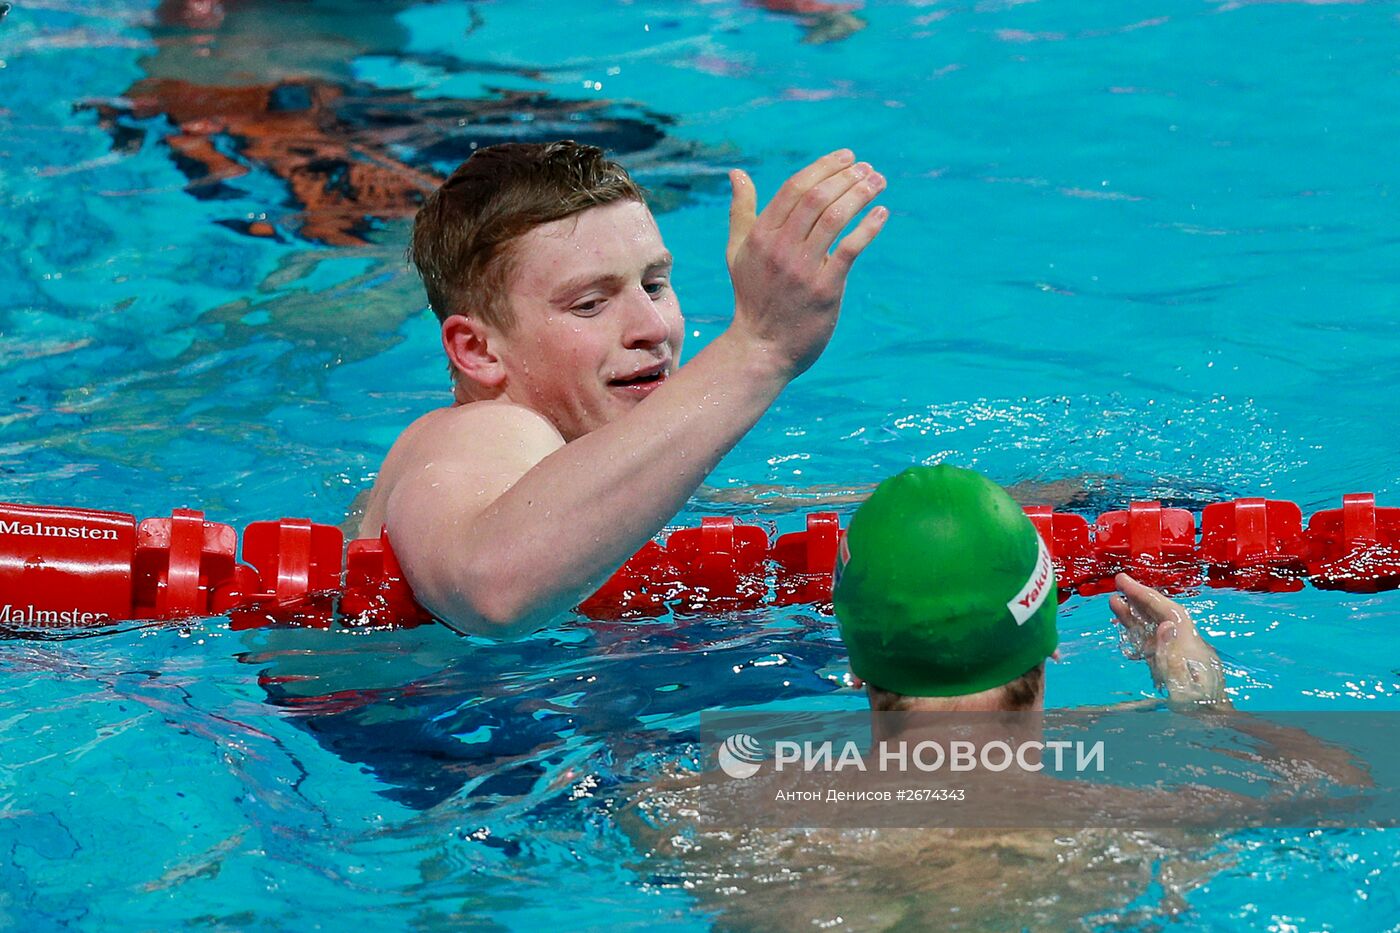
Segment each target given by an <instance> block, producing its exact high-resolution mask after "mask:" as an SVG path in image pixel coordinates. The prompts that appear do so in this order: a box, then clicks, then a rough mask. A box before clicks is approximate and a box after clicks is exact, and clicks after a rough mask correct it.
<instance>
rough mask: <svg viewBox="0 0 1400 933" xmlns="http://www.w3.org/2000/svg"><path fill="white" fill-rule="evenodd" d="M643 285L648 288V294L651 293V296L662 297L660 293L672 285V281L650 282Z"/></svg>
mask: <svg viewBox="0 0 1400 933" xmlns="http://www.w3.org/2000/svg"><path fill="white" fill-rule="evenodd" d="M642 287H643V288H645V289H646V290H647V294H648V295H650V296H651V297H653V298H657V297H660V295H661V294H662V293H663V292H665V291H666V289H667V288H669V287H670V283H669V282H648V283H647V284H646V285H643V286H642Z"/></svg>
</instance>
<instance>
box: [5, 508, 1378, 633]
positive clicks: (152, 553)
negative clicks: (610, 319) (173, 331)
mask: <svg viewBox="0 0 1400 933" xmlns="http://www.w3.org/2000/svg"><path fill="white" fill-rule="evenodd" d="M1026 514H1027V515H1028V516H1030V519H1031V522H1032V523H1033V524H1034V525H1035V527H1036V529H1037V530H1038V531H1039V532H1040V535H1041V537H1042V538H1044V539H1045V542H1046V544H1047V547H1048V548H1049V549H1050V552H1051V556H1052V558H1053V559H1054V562H1055V571H1056V576H1057V578H1058V580H1059V584H1060V596H1061V599H1066V598H1068V597H1069V596H1070V595H1072V594H1074V593H1079V594H1083V595H1090V594H1093V593H1101V592H1106V591H1108V590H1111V589H1112V588H1113V575H1114V574H1115V573H1117V572H1119V571H1127V572H1129V573H1132V574H1133V575H1134V576H1136V577H1138V578H1139V579H1141V580H1143V581H1145V582H1147V583H1150V584H1152V585H1155V586H1160V587H1163V588H1166V589H1168V590H1178V589H1182V588H1186V587H1192V586H1200V585H1202V584H1203V583H1204V584H1205V585H1209V586H1214V587H1226V586H1228V587H1236V588H1241V589H1251V590H1270V591H1290V590H1297V589H1301V588H1302V586H1303V584H1304V581H1305V580H1311V581H1312V583H1313V585H1315V586H1317V587H1320V588H1324V589H1342V590H1351V591H1355V592H1374V591H1377V590H1383V589H1392V588H1395V587H1397V586H1400V508H1377V507H1376V502H1375V497H1374V496H1373V495H1371V494H1369V493H1356V494H1350V495H1346V496H1344V497H1343V498H1342V507H1341V508H1339V509H1326V510H1323V511H1320V512H1317V513H1316V514H1314V515H1313V516H1312V517H1311V518H1310V519H1309V520H1308V522H1307V525H1306V527H1305V526H1304V524H1303V516H1302V511H1301V510H1300V509H1299V508H1298V506H1297V505H1296V504H1294V503H1292V502H1284V501H1279V500H1272V499H1236V500H1234V501H1232V502H1221V503H1217V504H1214V505H1208V506H1206V508H1205V510H1204V511H1203V512H1202V514H1201V517H1200V536H1199V538H1198V537H1197V533H1196V530H1197V529H1196V526H1197V522H1196V516H1195V515H1194V514H1193V513H1191V512H1189V511H1187V510H1185V509H1173V508H1163V507H1162V506H1161V504H1160V503H1157V502H1133V503H1130V504H1129V506H1128V508H1126V509H1123V510H1118V511H1112V512H1105V513H1104V514H1102V515H1100V516H1098V518H1097V519H1095V520H1094V521H1093V522H1092V523H1090V522H1089V521H1088V520H1087V519H1085V518H1084V517H1083V516H1081V515H1074V514H1070V513H1065V512H1056V511H1054V510H1053V509H1051V508H1050V507H1049V506H1027V507H1026ZM840 537H841V526H840V520H839V518H838V516H837V515H836V514H835V513H831V512H818V513H815V514H812V515H809V516H808V517H807V527H806V528H805V529H804V530H802V531H798V532H793V533H791V534H785V535H782V536H781V537H779V538H778V539H777V540H776V541H770V540H769V537H768V534H767V532H766V531H764V530H763V528H761V527H759V526H757V525H746V524H742V523H739V522H736V521H734V519H732V518H705V519H703V520H702V522H701V524H700V527H698V528H682V529H679V530H676V531H673V532H672V533H671V534H670V536H669V537H668V538H667V539H666V541H665V543H664V544H663V543H658V542H655V541H651V542H648V543H647V544H646V545H644V546H643V547H642V549H641V550H640V551H638V552H637V554H636V555H634V556H633V557H632V558H631V559H630V560H628V561H627V562H626V563H625V564H623V565H622V567H621V568H620V569H619V570H618V571H617V572H616V573H615V574H613V576H612V577H611V578H610V579H609V580H608V581H607V582H606V583H605V584H604V585H603V586H602V588H600V589H599V590H598V592H596V593H595V594H593V595H592V596H590V597H589V598H588V599H587V600H585V601H584V602H583V604H582V605H581V606H580V607H579V609H580V611H581V612H583V613H584V614H586V615H589V616H592V617H594V618H600V619H617V618H626V617H634V616H652V615H659V614H661V613H663V612H665V611H666V610H668V609H672V608H674V609H676V610H679V611H682V612H703V611H721V610H729V609H745V608H753V607H755V606H760V605H763V604H764V603H765V602H769V603H772V604H774V605H794V604H799V603H816V604H820V603H827V602H829V601H830V599H831V569H832V567H833V565H834V564H835V562H836V552H837V549H838V548H839V546H840ZM238 543H239V536H238V534H237V533H236V532H235V531H234V529H233V527H232V526H230V525H223V524H219V523H217V522H210V521H206V520H205V517H204V513H202V512H198V511H194V510H191V509H176V510H174V511H173V512H172V513H171V514H170V516H169V517H161V518H147V519H144V520H142V521H141V522H139V523H138V522H137V521H136V518H135V517H134V516H132V515H129V514H126V513H121V512H103V511H97V510H94V509H75V508H63V507H55V506H37V505H16V504H9V503H0V627H5V628H9V629H31V628H83V627H91V626H98V625H103V624H106V623H108V622H112V621H118V620H124V619H176V618H187V617H191V616H201V615H221V614H226V615H228V616H229V618H230V620H231V624H232V626H233V627H234V628H235V629H247V628H258V627H262V626H266V625H272V624H283V625H298V626H309V627H315V628H329V627H330V626H331V625H332V624H333V623H334V622H335V621H336V620H337V619H338V620H339V622H340V624H342V625H346V626H350V627H365V626H410V625H422V624H424V623H427V622H430V621H432V617H431V615H429V614H428V613H427V612H426V611H425V610H424V609H422V608H421V607H420V606H419V605H418V604H417V603H416V602H414V599H413V593H412V591H411V590H410V588H409V586H408V582H407V581H406V579H405V578H404V574H403V570H402V568H401V567H400V566H399V563H398V561H397V560H396V559H395V557H394V551H393V548H392V547H390V545H389V539H388V536H387V534H381V535H380V536H379V537H378V538H370V539H364V540H359V541H351V542H350V544H349V547H348V548H347V547H346V546H345V542H344V539H343V536H342V535H341V533H340V531H339V530H338V529H336V528H334V527H332V526H330V525H318V524H315V523H313V522H311V521H309V520H307V519H302V518H284V519H281V520H279V521H275V522H273V521H264V522H254V523H252V524H251V525H248V526H247V527H246V528H245V529H244V531H243V535H242V545H243V546H242V552H241V555H240V553H239V550H238Z"/></svg>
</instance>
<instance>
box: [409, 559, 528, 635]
mask: <svg viewBox="0 0 1400 933" xmlns="http://www.w3.org/2000/svg"><path fill="white" fill-rule="evenodd" d="M434 589H436V588H434ZM434 597H436V598H434ZM534 597H535V594H533V593H530V592H522V591H519V590H518V588H516V587H512V586H510V585H509V584H506V583H505V582H504V581H503V580H502V579H501V577H500V575H499V574H495V573H490V572H487V573H477V572H473V570H472V569H471V568H462V569H461V570H460V571H459V572H458V573H457V574H456V575H454V580H453V584H452V586H450V587H446V588H443V589H442V590H440V591H439V592H438V593H433V594H429V595H428V598H427V599H426V600H425V601H424V603H423V605H424V608H426V609H427V610H428V611H430V612H431V613H432V614H433V615H435V616H436V617H437V618H438V619H440V620H442V621H443V622H444V623H446V624H447V625H448V626H449V627H450V628H453V629H456V630H457V631H459V632H461V633H463V634H465V635H487V636H490V637H492V638H511V637H515V636H519V635H526V634H529V633H530V632H531V631H533V630H535V629H537V628H540V627H542V626H543V625H544V624H546V623H547V622H548V618H545V617H542V614H541V611H540V606H539V604H538V600H537V599H536V598H534Z"/></svg>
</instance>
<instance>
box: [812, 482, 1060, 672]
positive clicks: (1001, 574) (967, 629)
mask: <svg viewBox="0 0 1400 933" xmlns="http://www.w3.org/2000/svg"><path fill="white" fill-rule="evenodd" d="M833 601H834V603H835V606H836V618H837V621H839V622H840V624H841V637H842V638H843V639H845V641H846V648H847V650H849V651H850V653H851V671H852V672H854V673H855V675H856V676H857V677H860V678H861V679H862V680H865V681H868V682H870V683H872V684H874V685H875V686H877V687H881V688H883V689H885V690H890V691H893V692H895V693H902V694H904V695H906V696H959V695H962V694H968V693H978V692H980V691H982V690H989V689H991V688H992V687H997V686H1000V685H1001V684H1004V683H1007V682H1009V681H1012V680H1015V679H1016V678H1017V677H1020V676H1021V675H1022V674H1024V673H1026V671H1029V670H1030V669H1031V668H1033V667H1035V666H1036V665H1037V664H1039V663H1040V662H1041V661H1044V660H1045V659H1046V658H1047V657H1049V656H1050V655H1051V654H1052V653H1053V652H1054V651H1055V646H1056V645H1057V644H1058V642H1059V637H1058V635H1057V634H1056V632H1055V609H1056V606H1057V604H1058V600H1057V597H1056V590H1055V573H1054V569H1053V567H1052V566H1051V564H1050V555H1049V552H1047V551H1046V549H1045V545H1044V544H1043V543H1042V542H1041V540H1040V535H1039V534H1037V533H1036V530H1035V527H1034V526H1033V525H1032V524H1031V522H1030V519H1029V518H1027V517H1026V515H1025V513H1024V512H1022V511H1021V507H1020V506H1018V505H1017V504H1016V502H1015V501H1014V500H1013V499H1012V498H1011V497H1010V496H1009V495H1007V494H1006V491H1005V490H1003V489H1002V488H1001V487H1000V486H998V485H996V484H995V483H993V482H992V481H991V480H989V479H987V478H986V477H984V476H982V475H981V474H979V473H974V472H973V471H972V470H963V469H959V468H957V467H952V466H935V467H912V468H910V469H908V470H905V471H904V472H903V473H900V474H899V475H898V476H895V477H892V478H890V479H887V480H885V481H884V482H883V483H881V484H880V486H879V488H877V489H876V490H875V492H874V493H873V494H872V495H871V496H870V498H869V499H867V500H866V501H865V503H864V504H863V505H861V507H860V508H859V509H858V510H856V514H855V515H854V516H853V517H852V518H851V525H850V528H849V529H848V530H847V532H846V535H845V537H844V539H843V540H842V546H841V553H840V556H839V557H838V558H837V563H836V580H835V584H834V586H833Z"/></svg>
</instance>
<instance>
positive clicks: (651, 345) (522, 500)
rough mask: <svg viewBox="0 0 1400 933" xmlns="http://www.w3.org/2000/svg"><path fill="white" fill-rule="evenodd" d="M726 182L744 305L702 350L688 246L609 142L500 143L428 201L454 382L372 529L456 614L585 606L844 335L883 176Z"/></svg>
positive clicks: (430, 594)
mask: <svg viewBox="0 0 1400 933" xmlns="http://www.w3.org/2000/svg"><path fill="white" fill-rule="evenodd" d="M730 183H731V185H732V198H731V202H730V211H729V243H728V249H727V258H728V264H729V274H730V278H731V280H732V281H733V286H734V316H733V320H732V321H731V322H730V324H729V327H728V328H727V329H726V330H725V331H724V332H723V333H722V334H720V335H719V336H718V337H716V338H715V339H714V340H713V341H711V342H710V344H709V345H708V346H706V347H705V348H704V349H703V350H702V351H701V352H700V353H699V354H697V355H696V356H695V358H694V359H693V360H691V361H689V362H688V363H687V364H686V365H685V366H683V367H682V366H681V365H680V355H681V342H682V337H683V335H684V320H683V319H682V317H681V309H680V302H679V300H678V299H677V296H676V294H675V290H674V289H673V288H672V284H671V267H672V262H673V259H672V255H671V253H670V252H669V251H668V250H667V249H666V245H665V243H664V242H663V241H662V238H661V232H660V231H659V230H658V229H657V226H656V221H655V220H654V219H653V218H652V215H651V211H649V210H648V209H647V205H646V202H645V200H644V198H643V196H642V192H641V189H640V188H639V187H638V186H637V185H636V184H635V183H634V182H633V181H632V180H631V178H630V177H628V175H627V172H626V171H625V170H624V169H623V168H622V167H621V166H620V165H618V164H617V163H615V162H612V161H610V160H608V159H607V158H605V157H604V156H603V153H602V152H601V150H599V149H596V148H594V147H592V146H584V145H580V144H578V143H574V142H568V141H566V142H558V143H549V144H545V145H532V144H505V145H501V146H492V147H488V148H485V149H482V150H480V151H478V152H477V153H476V154H475V155H473V156H472V157H471V158H470V159H468V160H467V161H466V162H464V163H463V164H462V165H461V166H460V167H459V168H458V169H457V170H456V171H455V172H454V173H453V174H452V176H451V177H450V178H448V180H447V181H446V182H445V183H444V184H443V185H442V187H441V188H439V189H438V190H437V191H436V192H435V193H434V194H433V195H432V196H431V197H429V198H428V200H427V202H426V203H425V204H424V206H423V208H422V210H420V211H419V213H418V217H417V220H416V221H415V224H414V232H413V247H412V252H411V255H412V259H413V262H414V264H415V265H416V266H417V268H418V271H419V273H420V274H421V275H422V277H423V281H424V285H425V286H426V288H427V291H428V296H429V301H430V303H431V305H432V307H433V310H434V312H435V313H436V314H437V317H438V320H439V322H440V325H441V332H442V345H443V349H444V351H445V353H446V355H447V360H448V364H449V366H450V368H451V371H452V376H453V391H454V396H453V400H452V404H451V405H449V406H447V407H444V408H440V409H438V410H436V411H432V412H429V413H428V414H426V415H424V416H423V417H421V418H419V419H418V420H417V421H415V422H414V423H413V424H412V425H410V426H409V427H408V428H407V430H405V431H404V432H403V434H402V435H400V436H399V438H398V440H397V441H395V442H394V445H393V447H392V449H390V451H389V453H388V456H387V457H386V458H385V460H384V464H383V467H382V468H381V470H380V472H379V476H378V479H377V480H376V482H375V484H374V487H373V489H372V490H371V492H370V495H369V497H368V500H367V502H366V503H365V508H364V513H363V516H362V517H361V519H360V522H359V528H358V533H359V534H360V536H376V535H378V534H379V531H380V528H381V526H383V527H385V528H387V531H388V535H389V540H390V542H391V543H392V544H393V547H394V550H395V553H396V554H397V555H398V558H399V561H400V563H401V564H402V566H403V570H404V574H405V576H406V577H407V579H408V582H409V583H410V585H411V586H412V587H413V592H414V594H415V595H416V597H417V598H418V600H419V602H421V603H422V604H423V605H424V606H425V607H426V608H428V609H429V610H431V611H432V612H433V613H434V614H435V615H436V616H438V617H439V618H441V619H443V620H444V621H446V622H447V623H448V624H450V625H452V626H453V627H454V628H457V629H460V630H462V631H466V632H476V633H485V634H503V633H509V632H514V631H520V630H522V629H525V628H528V627H530V626H533V625H538V624H543V623H545V622H547V621H549V619H551V618H552V617H553V616H555V615H556V614H558V613H560V612H563V611H565V610H568V609H569V608H571V607H573V606H575V605H577V604H578V603H579V602H580V601H581V600H582V599H583V598H584V597H586V596H587V595H588V594H589V593H591V592H592V591H593V590H595V589H596V588H597V587H598V586H599V585H600V584H602V583H603V581H604V580H606V579H607V578H608V576H609V575H610V574H611V573H612V572H613V571H614V570H616V569H617V568H618V567H619V566H620V565H621V564H622V563H623V561H625V560H626V559H627V558H628V557H630V556H631V555H632V554H633V553H634V552H635V551H636V550H637V549H638V548H640V547H641V546H642V545H643V544H644V543H645V542H647V541H648V540H650V538H651V537H652V535H654V534H656V533H657V532H658V531H660V530H661V528H662V527H663V526H664V525H665V523H666V522H667V521H669V520H670V519H671V518H672V517H673V516H674V515H675V514H676V512H677V511H678V510H679V509H680V508H681V507H682V506H683V505H684V504H685V502H686V499H687V498H688V497H689V496H690V495H691V493H693V492H694V491H695V489H696V487H697V486H699V484H700V482H701V481H702V480H703V479H704V478H705V476H706V474H708V473H709V472H710V471H711V470H712V469H714V467H715V465H716V464H717V463H718V462H719V460H720V458H721V457H722V456H724V454H725V453H727V452H728V451H729V450H730V448H732V447H733V446H734V445H735V444H736V443H737V442H738V441H739V439H740V438H741V437H743V436H744V434H745V433H746V432H747V431H748V430H749V429H750V428H751V427H753V425H754V424H755V422H757V421H758V419H759V418H760V417H761V416H762V415H763V413H764V412H765V411H766V410H767V409H768V406H770V405H771V404H772V403H773V401H774V400H775V399H776V398H777V397H778V394H779V393H780V392H781V391H782V389H783V387H784V386H786V385H787V384H788V383H789V382H791V381H792V380H793V379H795V378H796V377H797V376H798V375H799V374H801V373H802V372H803V371H804V370H806V369H807V368H808V367H809V366H811V365H812V363H813V362H815V361H816V359H817V357H818V356H819V355H820V354H821V352H822V350H823V349H824V348H825V347H826V345H827V342H828V341H829V340H830V338H831V335H832V332H833V330H834V329H835V327H836V319H837V316H838V314H839V313H840V310H841V300H842V295H843V293H844V291H845V287H846V278H847V276H848V274H849V273H850V270H851V265H852V263H853V262H854V261H855V260H856V257H858V256H859V255H860V254H861V253H862V252H863V251H864V250H865V248H866V247H867V246H869V245H870V242H871V241H872V240H873V239H874V238H875V236H876V235H877V234H878V233H879V232H880V229H881V228H882V227H883V225H884V223H885V220H886V218H887V216H888V211H887V210H886V209H885V208H883V207H876V208H874V209H872V210H869V211H867V212H866V213H865V215H864V216H863V217H861V218H860V219H859V220H855V221H854V226H853V227H852V229H851V230H850V232H849V233H846V234H845V236H844V237H843V236H842V231H843V230H845V229H846V228H847V226H848V225H850V224H851V223H852V222H853V219H854V218H856V217H857V216H858V215H859V214H860V213H861V212H862V211H864V210H865V209H866V208H867V207H868V206H869V205H870V203H871V201H872V200H873V199H874V198H875V196H876V195H877V194H878V193H879V192H880V191H881V190H883V189H884V187H885V180H884V178H883V177H882V176H881V175H880V174H879V173H878V172H876V171H875V170H874V169H873V168H872V167H871V166H870V165H868V164H866V163H864V162H858V161H856V158H855V155H854V154H853V153H852V152H851V151H850V150H848V149H842V150H838V151H836V152H833V153H831V154H829V155H826V156H823V157H822V158H820V159H818V160H817V161H815V162H813V163H812V164H811V165H809V166H807V167H806V168H804V169H802V170H801V171H799V172H798V173H797V174H795V175H793V176H792V177H791V178H790V179H788V181H787V182H786V183H785V184H784V185H783V186H782V187H781V188H780V189H779V190H778V192H777V194H776V195H774V197H773V200H772V201H771V202H770V203H769V204H768V206H767V207H766V208H765V209H764V210H763V212H762V213H761V214H760V213H757V203H758V201H757V198H758V195H757V192H756V190H755V188H754V184H753V182H752V181H751V180H750V178H749V176H748V175H747V174H745V173H744V172H743V171H739V170H735V171H733V172H731V173H730ZM541 568H548V572H547V573H542V572H541Z"/></svg>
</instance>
